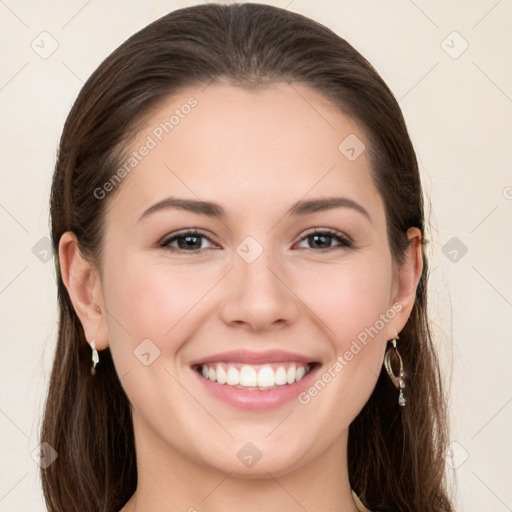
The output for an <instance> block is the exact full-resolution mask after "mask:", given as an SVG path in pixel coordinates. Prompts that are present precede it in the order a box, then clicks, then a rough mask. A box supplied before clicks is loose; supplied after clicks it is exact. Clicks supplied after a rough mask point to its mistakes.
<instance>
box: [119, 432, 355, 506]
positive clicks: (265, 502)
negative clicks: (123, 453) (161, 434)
mask: <svg viewBox="0 0 512 512" xmlns="http://www.w3.org/2000/svg"><path fill="white" fill-rule="evenodd" d="M347 436H348V432H347V431H346V432H344V434H343V435H342V437H341V438H339V439H338V440H337V441H336V442H335V443H334V444H333V445H331V446H330V447H329V449H328V450H326V451H325V452H324V453H322V454H321V455H320V456H319V457H316V458H315V459H314V460H312V461H311V462H307V463H304V464H302V465H300V463H299V464H297V467H295V468H294V469H292V470H291V471H288V472H284V471H282V472H277V471H276V472H271V471H270V470H266V469H265V468H263V467H262V469H260V471H259V472H256V471H255V473H254V474H253V475H252V476H251V477H247V476H246V475H237V474H236V473H235V472H234V471H233V472H229V471H228V472H222V471H219V470H217V469H215V468H212V467H211V466H206V465H204V464H202V463H201V461H195V460H192V459H191V457H187V454H184V453H181V452H180V451H179V450H177V449H173V448H172V447H169V445H168V444H165V445H163V443H159V442H158V440H156V439H155V438H153V439H151V438H150V437H149V436H148V432H147V431H146V432H144V435H137V428H136V435H135V438H136V440H138V442H137V441H136V444H137V472H138V484H137V490H136V492H135V493H134V495H133V496H132V497H131V499H130V500H129V501H128V503H127V504H126V505H125V507H124V508H123V509H122V511H121V512H157V511H158V512H163V511H169V512H171V511H175V510H182V511H187V512H198V511H200V510H208V512H235V511H236V512H238V511H239V510H244V511H245V512H257V511H260V510H262V509H265V510H269V511H281V510H286V511H290V512H304V510H315V512H327V511H330V512H332V511H339V512H357V510H358V509H357V507H356V505H355V503H354V500H353V498H352V494H351V489H350V484H349V479H348V469H347V456H346V453H347V439H348V438H347ZM143 440H144V441H143ZM255 469H256V466H255Z"/></svg>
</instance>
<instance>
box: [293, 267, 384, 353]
mask: <svg viewBox="0 0 512 512" xmlns="http://www.w3.org/2000/svg"><path fill="white" fill-rule="evenodd" d="M303 270H304V272H302V276H300V277H297V288H296V289H297V290H298V293H297V295H298V296H299V297H301V298H303V300H304V302H305V303H306V304H307V306H308V307H309V308H311V310H312V311H314V313H316V315H318V317H319V318H320V319H321V320H322V323H323V325H324V328H325V329H326V330H327V331H328V333H329V335H330V336H331V337H335V338H336V340H337V344H338V345H340V346H339V347H338V348H340V349H342V348H344V345H345V344H346V343H347V342H348V341H349V340H351V339H353V338H355V337H357V335H358V334H360V333H361V332H365V329H367V328H370V327H372V326H374V325H375V324H376V323H377V322H378V321H379V319H380V318H381V315H382V314H385V313H386V311H387V310H388V309H389V308H390V304H389V300H390V291H391V285H392V272H391V265H387V262H386V261H384V260H381V261H378V260H375V261H372V262H368V261H367V260H364V259H362V258H361V259H359V260H356V259H355V258H354V260H353V261H347V264H346V265H345V264H340V265H337V266H334V265H329V266H325V267H324V268H322V267H319V266H317V267H316V268H315V270H314V271H313V270H312V271H311V272H308V271H307V270H306V269H303ZM304 275H306V276H307V275H309V276H314V277H312V278H309V279H306V278H304V277H303V276H304ZM382 327H383V326H382V325H381V322H378V325H377V328H378V330H382Z"/></svg>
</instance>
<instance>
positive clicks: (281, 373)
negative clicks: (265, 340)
mask: <svg viewBox="0 0 512 512" xmlns="http://www.w3.org/2000/svg"><path fill="white" fill-rule="evenodd" d="M275 379H276V386H282V385H283V384H286V382H287V381H286V370H285V369H284V366H280V367H279V368H278V369H277V370H276V376H275Z"/></svg>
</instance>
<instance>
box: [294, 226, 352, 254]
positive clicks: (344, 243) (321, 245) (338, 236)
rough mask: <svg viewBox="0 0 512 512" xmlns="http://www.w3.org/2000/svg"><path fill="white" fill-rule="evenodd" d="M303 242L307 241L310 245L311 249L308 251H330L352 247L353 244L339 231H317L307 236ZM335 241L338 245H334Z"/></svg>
mask: <svg viewBox="0 0 512 512" xmlns="http://www.w3.org/2000/svg"><path fill="white" fill-rule="evenodd" d="M302 240H306V241H307V243H309V244H310V247H306V249H319V250H320V251H322V250H329V249H334V248H335V247H351V245H352V244H351V242H350V240H348V238H347V237H345V236H344V235H342V233H339V232H337V231H331V230H323V231H320V230H317V231H313V232H312V233H309V234H307V235H306V236H305V237H304V238H302ZM333 241H335V242H337V244H336V245H332V243H333Z"/></svg>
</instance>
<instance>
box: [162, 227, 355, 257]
mask: <svg viewBox="0 0 512 512" xmlns="http://www.w3.org/2000/svg"><path fill="white" fill-rule="evenodd" d="M316 234H326V235H328V236H331V237H332V238H335V239H337V240H338V242H341V243H340V244H339V245H334V246H332V247H328V248H325V249H313V248H310V247H304V248H302V249H306V250H309V251H313V252H320V253H321V252H326V251H330V250H334V249H336V248H339V247H345V248H351V247H353V245H354V241H353V239H352V238H351V237H350V236H349V235H347V234H345V233H343V232H341V231H338V230H337V229H332V228H319V227H315V228H311V229H309V230H307V231H306V232H304V233H302V234H301V237H300V238H299V239H298V241H297V242H295V243H294V246H295V245H297V244H298V243H300V242H302V241H303V240H305V239H306V238H307V237H308V236H312V235H316ZM187 235H198V236H200V237H203V238H205V239H207V240H208V241H209V242H210V243H211V244H213V245H217V246H220V244H219V243H217V242H216V241H215V240H214V238H213V237H212V236H211V235H207V234H205V232H204V231H203V230H201V229H199V228H186V229H182V230H178V231H175V232H172V233H170V234H169V235H166V236H165V237H164V238H163V239H162V240H161V241H160V242H159V243H158V245H159V247H163V248H165V247H169V246H170V243H171V242H173V241H175V240H176V239H178V238H181V237H185V236H187ZM172 249H175V250H176V251H178V252H183V253H191V254H193V253H195V254H198V253H202V252H204V251H205V250H207V249H210V248H209V247H205V248H202V249H195V250H190V251H187V250H184V249H179V248H176V247H173V248H172Z"/></svg>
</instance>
